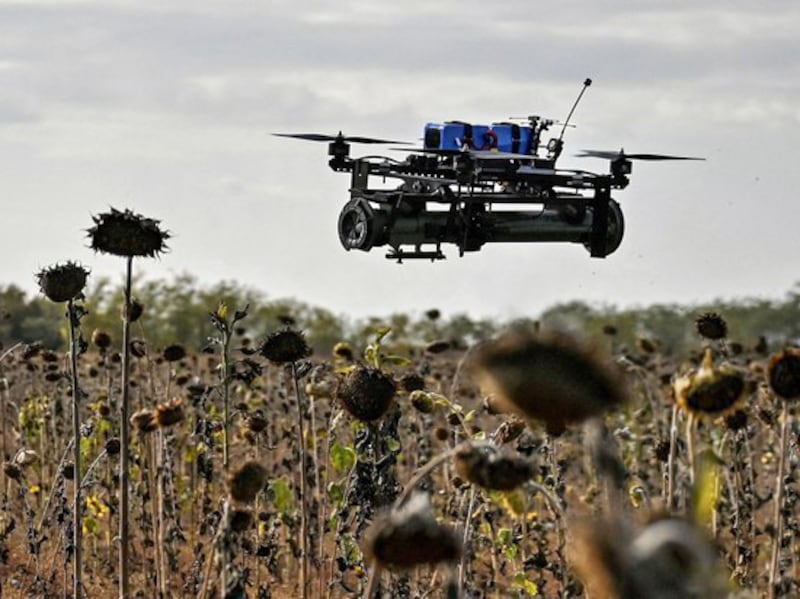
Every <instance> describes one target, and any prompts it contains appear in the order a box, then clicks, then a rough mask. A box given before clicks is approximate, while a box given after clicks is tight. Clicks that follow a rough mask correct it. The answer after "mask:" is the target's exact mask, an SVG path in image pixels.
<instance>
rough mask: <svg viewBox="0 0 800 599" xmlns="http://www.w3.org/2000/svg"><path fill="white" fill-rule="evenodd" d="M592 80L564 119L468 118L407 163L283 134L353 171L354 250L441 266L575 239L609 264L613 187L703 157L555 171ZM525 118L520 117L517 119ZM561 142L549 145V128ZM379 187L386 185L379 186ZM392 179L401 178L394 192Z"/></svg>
mask: <svg viewBox="0 0 800 599" xmlns="http://www.w3.org/2000/svg"><path fill="white" fill-rule="evenodd" d="M591 84H592V81H591V79H586V80H585V81H584V83H583V88H582V89H581V91H580V93H579V94H578V97H577V99H576V100H575V103H574V104H573V105H572V109H571V110H570V112H569V114H568V115H567V118H566V120H565V121H564V122H559V121H556V120H553V119H545V118H542V117H540V116H530V117H527V119H524V121H523V122H522V124H520V123H519V122H516V120H512V122H497V123H492V124H491V125H479V124H470V123H466V122H462V121H446V122H443V123H427V124H426V125H425V129H424V135H423V147H422V148H414V147H400V148H390V149H392V150H401V151H407V152H409V154H408V156H407V157H406V158H405V159H404V160H395V159H393V158H389V157H386V156H374V155H373V156H363V157H361V158H352V157H351V156H350V144H351V143H359V144H387V145H392V144H405V143H406V142H402V141H394V140H387V139H376V138H371V137H350V136H345V135H343V134H342V133H341V132H340V133H339V134H338V135H335V136H333V135H324V134H319V133H276V134H275V135H277V136H279V137H290V138H296V139H304V140H310V141H320V142H328V155H329V156H330V160H329V162H328V165H329V166H330V168H331V169H333V170H334V171H336V172H345V173H350V200H349V201H348V202H347V203H346V204H345V206H344V207H343V208H342V211H341V213H340V215H339V224H338V228H339V239H340V240H341V243H342V245H343V246H344V248H345V249H346V250H362V251H369V250H371V249H372V248H375V247H382V246H388V247H389V248H390V249H389V251H388V253H387V254H386V257H387V258H389V259H393V260H397V261H398V262H402V261H403V260H408V259H429V260H432V261H433V260H442V259H444V258H445V255H444V253H443V252H442V249H441V248H442V244H447V243H452V244H455V245H456V246H457V247H458V252H459V256H463V255H464V253H465V252H475V251H478V250H480V249H481V248H482V247H483V246H484V245H485V244H487V243H508V242H528V243H532V242H571V243H580V244H582V245H584V246H585V247H586V249H587V250H588V251H589V253H590V255H591V256H592V257H595V258H605V257H606V256H608V255H609V254H611V253H612V252H614V251H615V250H616V249H617V248H618V247H619V245H620V243H621V242H622V237H623V233H624V228H625V225H624V219H623V215H622V210H621V209H620V206H619V204H618V203H617V202H616V201H615V200H613V199H612V198H611V190H612V189H620V190H621V189H625V188H626V187H627V186H628V182H629V179H628V176H629V175H630V174H631V171H632V161H633V160H703V159H702V158H694V157H690V156H669V155H665V154H627V153H625V152H624V151H622V150H620V151H618V152H608V151H597V150H583V151H582V152H581V153H580V154H579V155H578V156H581V157H596V158H605V159H608V160H609V161H610V168H609V172H608V173H603V174H599V173H592V172H588V171H584V170H570V169H560V168H556V162H557V160H558V158H559V156H561V153H562V151H563V148H564V143H563V140H564V132H565V131H566V129H567V127H570V126H572V125H570V122H569V121H570V119H571V118H572V114H573V113H574V112H575V108H576V107H577V106H578V103H579V102H580V100H581V97H582V96H583V94H584V92H585V91H586V89H587V88H588V87H589V86H590V85H591ZM517 120H519V119H517ZM559 125H560V126H561V132H560V134H559V136H558V137H553V138H551V139H550V140H549V141H548V142H547V143H546V144H542V143H541V140H542V136H543V135H544V133H545V132H546V131H548V129H550V127H553V126H556V127H557V126H559ZM376 178H377V179H378V180H380V182H381V183H383V185H384V186H383V187H379V186H376V185H373V184H371V180H372V181H374V180H375V179H376ZM387 180H395V181H399V184H398V185H395V186H393V187H388V188H387V187H386V186H385V184H386V181H387Z"/></svg>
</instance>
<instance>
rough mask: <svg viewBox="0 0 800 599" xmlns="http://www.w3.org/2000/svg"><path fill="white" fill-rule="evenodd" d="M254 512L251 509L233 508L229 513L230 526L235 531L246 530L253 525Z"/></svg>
mask: <svg viewBox="0 0 800 599" xmlns="http://www.w3.org/2000/svg"><path fill="white" fill-rule="evenodd" d="M253 521H254V518H253V512H251V511H250V510H235V509H234V510H231V511H230V512H229V513H228V526H229V527H230V529H231V530H232V531H233V532H244V531H246V530H247V529H248V528H250V527H251V526H252V525H253Z"/></svg>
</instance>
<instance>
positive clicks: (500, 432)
mask: <svg viewBox="0 0 800 599" xmlns="http://www.w3.org/2000/svg"><path fill="white" fill-rule="evenodd" d="M524 430H525V421H524V420H522V419H521V418H518V417H516V416H511V417H510V418H509V419H508V420H506V421H505V422H503V423H502V424H501V425H500V426H499V427H497V432H495V435H494V436H495V438H496V439H497V442H498V443H499V444H500V445H507V444H508V443H511V442H512V441H514V440H515V439H517V438H518V437H519V436H520V435H521V434H522V432H523V431H524Z"/></svg>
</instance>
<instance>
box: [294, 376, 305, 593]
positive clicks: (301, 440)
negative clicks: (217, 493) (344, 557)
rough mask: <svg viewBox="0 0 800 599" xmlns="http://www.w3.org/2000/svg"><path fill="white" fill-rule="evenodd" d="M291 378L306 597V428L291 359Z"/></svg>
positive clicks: (301, 576)
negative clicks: (298, 468) (295, 417)
mask: <svg viewBox="0 0 800 599" xmlns="http://www.w3.org/2000/svg"><path fill="white" fill-rule="evenodd" d="M291 364H292V380H293V381H294V392H295V397H296V399H297V434H298V445H299V449H298V451H299V453H300V589H301V591H300V596H301V597H303V599H307V598H308V586H307V584H308V530H307V528H308V522H307V514H306V430H305V424H304V423H303V398H302V396H301V395H300V382H299V377H298V376H297V361H296V360H293V361H292V363H291Z"/></svg>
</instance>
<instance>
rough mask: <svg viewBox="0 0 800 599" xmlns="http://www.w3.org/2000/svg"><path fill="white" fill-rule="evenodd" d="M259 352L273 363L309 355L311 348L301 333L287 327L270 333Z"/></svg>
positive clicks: (294, 360) (292, 360)
mask: <svg viewBox="0 0 800 599" xmlns="http://www.w3.org/2000/svg"><path fill="white" fill-rule="evenodd" d="M259 352H260V353H261V355H262V356H264V357H265V358H266V359H267V360H269V361H270V362H273V363H274V364H288V363H290V362H297V361H298V360H302V359H303V358H307V357H308V356H310V355H311V348H310V347H308V344H307V343H306V338H305V336H304V335H303V333H301V332H300V331H295V330H293V329H290V328H288V327H287V328H285V329H281V330H280V331H275V332H274V333H271V334H270V335H269V336H268V337H267V338H266V339H265V340H264V342H263V343H262V344H261V346H260V347H259Z"/></svg>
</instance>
